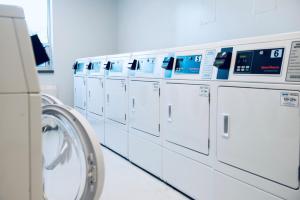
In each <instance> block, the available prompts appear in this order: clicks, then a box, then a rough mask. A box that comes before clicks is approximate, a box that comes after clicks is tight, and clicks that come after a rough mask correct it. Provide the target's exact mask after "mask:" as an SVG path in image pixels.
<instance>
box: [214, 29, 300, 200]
mask: <svg viewBox="0 0 300 200" xmlns="http://www.w3.org/2000/svg"><path fill="white" fill-rule="evenodd" d="M224 47H232V48H231V49H232V59H231V63H230V62H229V63H228V64H227V66H228V67H223V66H221V68H223V69H222V70H221V71H223V72H222V73H224V69H225V68H227V77H226V76H224V74H223V75H221V76H220V74H219V70H218V69H217V68H215V69H214V72H215V73H214V75H213V76H214V79H215V80H217V81H216V82H215V84H216V85H215V86H214V87H215V93H214V94H213V96H212V99H214V100H213V102H212V108H213V109H214V113H215V114H213V120H214V124H215V127H214V128H213V129H212V132H214V135H215V136H216V138H215V139H216V145H215V151H216V163H215V169H216V171H215V174H214V182H215V186H214V189H215V191H214V194H215V199H216V200H220V199H222V200H237V199H245V200H248V199H249V200H250V199H251V200H252V199H256V200H266V199H268V200H278V199H287V200H296V199H297V200H298V199H300V192H299V180H300V167H299V166H300V164H299V163H300V161H299V159H300V150H299V149H300V123H299V122H300V113H299V94H300V93H299V92H300V87H299V81H300V33H299V32H298V33H290V34H280V35H271V36H267V37H257V38H249V39H240V40H234V41H228V42H224V43H223V44H222V48H221V50H224V49H228V48H224ZM225 57H226V56H225ZM222 60H223V59H222V54H218V57H217V62H216V65H217V67H220V66H219V64H220V63H221V65H222V63H223V61H222ZM220 77H221V78H222V79H223V81H222V80H221V79H220Z"/></svg>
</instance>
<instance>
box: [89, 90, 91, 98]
mask: <svg viewBox="0 0 300 200" xmlns="http://www.w3.org/2000/svg"><path fill="white" fill-rule="evenodd" d="M89 98H91V91H90V90H89Z"/></svg>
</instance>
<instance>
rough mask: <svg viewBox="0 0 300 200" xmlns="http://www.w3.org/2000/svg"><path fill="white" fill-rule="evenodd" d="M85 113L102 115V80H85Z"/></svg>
mask: <svg viewBox="0 0 300 200" xmlns="http://www.w3.org/2000/svg"><path fill="white" fill-rule="evenodd" d="M87 111H89V112H91V113H94V114H97V115H101V116H102V115H103V112H104V88H103V79H102V78H87Z"/></svg>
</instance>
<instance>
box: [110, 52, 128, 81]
mask: <svg viewBox="0 0 300 200" xmlns="http://www.w3.org/2000/svg"><path fill="white" fill-rule="evenodd" d="M129 60H130V55H127V54H122V55H116V56H112V57H107V62H106V64H104V69H105V75H107V76H128V74H127V72H128V63H129Z"/></svg>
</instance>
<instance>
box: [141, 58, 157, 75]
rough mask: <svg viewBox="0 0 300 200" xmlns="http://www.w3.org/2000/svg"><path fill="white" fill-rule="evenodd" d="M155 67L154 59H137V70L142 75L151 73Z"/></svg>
mask: <svg viewBox="0 0 300 200" xmlns="http://www.w3.org/2000/svg"><path fill="white" fill-rule="evenodd" d="M154 67H155V58H144V59H139V64H138V70H140V71H142V72H144V73H153V72H154Z"/></svg>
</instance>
